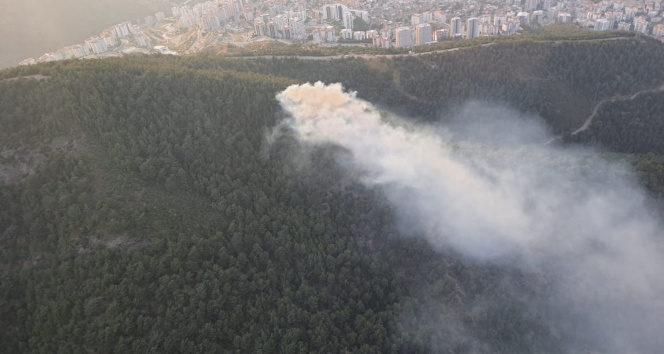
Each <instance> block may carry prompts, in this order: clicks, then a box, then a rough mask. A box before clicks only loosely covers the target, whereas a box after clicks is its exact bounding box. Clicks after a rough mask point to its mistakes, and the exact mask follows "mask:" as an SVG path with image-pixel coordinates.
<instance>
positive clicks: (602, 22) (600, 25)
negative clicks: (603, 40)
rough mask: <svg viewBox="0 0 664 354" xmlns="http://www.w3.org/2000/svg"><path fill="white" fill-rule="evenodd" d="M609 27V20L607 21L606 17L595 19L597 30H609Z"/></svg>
mask: <svg viewBox="0 0 664 354" xmlns="http://www.w3.org/2000/svg"><path fill="white" fill-rule="evenodd" d="M609 29H610V28H609V21H607V20H606V19H605V18H602V19H599V20H597V21H595V27H594V30H595V31H608V30H609Z"/></svg>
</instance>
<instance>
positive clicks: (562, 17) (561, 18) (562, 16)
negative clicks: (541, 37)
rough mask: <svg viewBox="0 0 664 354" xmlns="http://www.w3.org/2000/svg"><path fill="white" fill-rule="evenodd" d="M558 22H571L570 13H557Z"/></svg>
mask: <svg viewBox="0 0 664 354" xmlns="http://www.w3.org/2000/svg"><path fill="white" fill-rule="evenodd" d="M558 22H560V23H570V22H572V15H570V14H568V13H566V12H562V13H560V14H559V15H558Z"/></svg>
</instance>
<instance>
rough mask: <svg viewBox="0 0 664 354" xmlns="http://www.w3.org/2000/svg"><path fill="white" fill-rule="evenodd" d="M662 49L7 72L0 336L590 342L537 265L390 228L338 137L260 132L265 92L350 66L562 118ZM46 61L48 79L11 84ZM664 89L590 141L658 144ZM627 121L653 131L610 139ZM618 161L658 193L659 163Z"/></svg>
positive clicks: (393, 82) (625, 81)
mask: <svg viewBox="0 0 664 354" xmlns="http://www.w3.org/2000/svg"><path fill="white" fill-rule="evenodd" d="M663 56H664V47H663V46H662V45H660V44H657V43H654V42H651V41H648V40H642V39H621V40H612V41H598V42H585V43H565V42H562V43H557V44H553V43H546V42H523V43H508V44H495V45H492V46H489V47H482V48H470V49H465V50H461V51H457V52H453V53H442V54H432V55H426V56H418V57H405V58H393V59H390V58H382V59H375V60H365V59H342V60H334V61H325V62H318V61H304V60H296V59H269V60H265V59H262V60H255V61H245V60H240V59H229V58H220V57H215V56H212V55H209V54H208V55H200V56H191V57H182V58H178V57H164V56H153V57H146V56H131V57H126V58H123V59H108V60H96V61H64V62H57V63H49V64H43V65H38V66H34V67H29V68H15V69H10V70H5V71H2V72H0V78H2V79H4V80H2V81H0V126H1V127H2V129H0V259H2V261H0V342H1V343H2V346H0V351H1V352H7V353H15V352H43V353H52V352H63V353H84V352H96V353H110V352H118V353H126V352H238V353H246V352H263V353H272V352H283V353H290V352H331V353H332V352H353V353H356V352H357V353H370V352H407V353H412V352H436V353H493V352H500V353H536V352H541V353H549V352H567V351H571V350H582V349H585V348H589V347H593V346H594V345H600V346H601V344H598V343H588V342H585V340H586V339H584V338H579V337H575V336H572V335H570V333H568V332H567V331H569V332H572V330H571V329H566V330H565V329H560V328H551V327H550V326H547V325H545V323H544V321H543V319H541V318H539V317H538V312H533V311H531V309H530V308H529V307H528V303H529V300H530V299H533V298H539V297H543V296H546V285H545V284H543V282H544V281H545V280H544V279H540V278H538V275H537V274H524V273H522V272H520V271H516V270H505V269H500V268H498V267H494V266H489V265H485V264H475V263H473V262H470V261H467V260H464V259H462V258H460V257H458V256H457V255H455V254H454V253H453V252H448V253H445V254H443V255H440V254H439V253H436V252H434V251H433V250H432V249H431V248H430V246H429V245H427V244H426V243H423V242H421V241H418V240H416V239H411V238H403V237H400V231H399V230H398V229H397V227H396V225H395V221H394V215H393V210H392V208H391V207H390V206H389V205H388V204H387V203H386V201H385V200H384V197H382V196H381V195H380V193H378V192H376V191H374V190H367V189H366V188H364V187H362V186H361V184H359V183H358V181H356V180H353V179H352V178H350V177H348V176H346V175H345V174H344V173H343V172H342V171H341V169H340V168H339V167H338V166H337V163H336V161H337V160H336V156H338V153H339V151H337V150H335V149H333V148H316V149H314V150H312V151H309V152H308V154H306V155H301V154H297V153H295V152H296V151H299V149H298V147H297V143H296V142H295V141H294V140H292V139H289V138H284V139H281V140H279V141H277V142H276V143H275V144H273V145H269V146H268V144H267V142H266V136H267V135H268V133H269V131H270V130H271V129H272V128H273V127H274V126H275V125H276V123H277V122H278V121H279V120H280V119H281V117H282V115H283V112H282V111H281V109H280V107H279V105H278V104H277V102H276V100H275V94H276V93H277V92H279V91H281V90H283V89H284V88H286V87H287V86H288V85H290V84H293V83H297V82H304V81H314V80H322V81H325V82H342V83H343V84H344V85H345V86H347V87H348V88H350V89H352V90H357V91H358V96H360V97H362V98H365V99H367V100H369V101H372V102H374V103H376V104H377V105H379V106H381V107H384V108H387V109H390V110H392V111H395V112H400V113H404V114H405V115H407V116H411V117H413V118H414V119H426V120H433V119H436V118H437V117H439V115H442V114H444V113H445V112H452V111H454V110H455V109H456V108H458V106H459V105H461V104H462V103H463V102H465V101H467V100H480V99H481V100H492V101H502V102H506V103H507V104H509V105H512V106H514V107H516V108H518V109H520V110H522V111H526V112H532V113H537V114H540V115H542V117H544V118H545V120H546V122H547V123H548V124H549V125H550V126H551V127H552V128H553V129H554V130H556V131H561V132H563V131H567V130H569V129H570V128H574V127H577V126H579V125H580V124H582V123H583V120H584V119H585V117H586V116H587V115H589V114H590V111H591V110H592V107H593V106H594V104H595V103H596V102H598V101H600V100H601V99H604V98H607V97H612V96H614V95H627V94H631V93H634V92H636V91H639V90H644V89H648V88H651V87H654V86H657V85H661V84H662V83H663V82H664V67H662V66H661V65H659V63H660V62H661V58H662V57H663ZM598 61H601V62H602V65H601V66H599V65H595V64H594V63H596V62H598ZM37 73H39V74H42V75H44V76H46V79H45V80H41V81H38V80H33V79H26V78H23V79H19V80H6V79H8V78H12V77H16V76H18V75H31V74H37ZM661 101H662V99H661V94H659V98H658V97H657V95H656V94H652V95H649V94H644V95H643V96H639V97H638V99H637V100H634V101H624V102H622V101H616V102H613V103H610V104H607V105H605V106H603V107H602V111H601V112H602V113H601V114H600V115H599V117H598V118H597V124H593V126H592V127H591V129H590V130H588V131H587V133H588V134H592V135H589V136H591V137H592V139H591V138H588V139H587V140H584V141H599V142H602V143H603V144H605V145H606V146H608V147H609V148H611V149H615V151H617V152H627V153H645V152H656V153H661V146H660V143H659V140H658V139H656V138H655V137H657V132H658V130H657V129H659V128H658V127H659V126H660V122H659V118H661V114H659V115H658V112H661V109H660V108H658V107H659V106H661V104H659V103H661ZM613 106H616V107H613ZM625 116H628V117H638V119H637V120H630V121H629V122H628V123H625V122H623V121H621V120H620V118H621V117H625ZM635 119H636V118H635ZM634 125H637V126H639V127H640V128H639V129H642V131H644V130H650V134H651V135H649V136H648V138H644V139H641V140H639V139H640V138H639V137H640V135H630V134H631V133H623V131H630V132H631V131H632V130H630V129H631V128H630V127H631V126H634ZM634 134H636V133H634ZM639 134H640V133H639ZM636 140H638V142H633V141H636ZM294 156H297V157H298V158H294ZM617 156H618V158H628V159H629V161H630V162H631V163H632V164H633V165H634V166H635V167H636V168H637V170H638V172H639V177H640V178H641V181H642V182H643V183H644V184H645V185H646V186H647V187H648V188H649V189H650V190H651V191H652V192H653V193H652V197H653V200H654V201H656V200H657V199H656V198H658V197H659V196H661V195H662V193H663V192H664V161H663V160H662V158H661V157H660V156H658V155H654V154H651V155H647V156H641V155H630V156H625V155H617ZM613 157H614V155H611V158H613ZM598 158H602V157H598ZM515 293H518V294H519V296H514V294H515ZM430 310H433V311H430Z"/></svg>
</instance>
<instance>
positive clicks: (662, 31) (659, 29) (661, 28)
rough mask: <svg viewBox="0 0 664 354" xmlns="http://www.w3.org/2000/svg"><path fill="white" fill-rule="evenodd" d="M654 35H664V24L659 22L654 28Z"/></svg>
mask: <svg viewBox="0 0 664 354" xmlns="http://www.w3.org/2000/svg"><path fill="white" fill-rule="evenodd" d="M652 35H653V36H655V37H664V24H661V23H660V24H658V25H657V26H655V27H654V28H653V29H652Z"/></svg>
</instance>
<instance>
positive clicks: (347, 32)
mask: <svg viewBox="0 0 664 354" xmlns="http://www.w3.org/2000/svg"><path fill="white" fill-rule="evenodd" d="M339 35H340V36H341V39H353V30H351V29H348V28H344V29H342V30H341V31H339Z"/></svg>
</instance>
